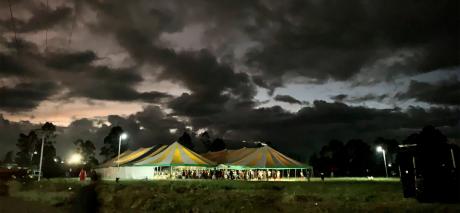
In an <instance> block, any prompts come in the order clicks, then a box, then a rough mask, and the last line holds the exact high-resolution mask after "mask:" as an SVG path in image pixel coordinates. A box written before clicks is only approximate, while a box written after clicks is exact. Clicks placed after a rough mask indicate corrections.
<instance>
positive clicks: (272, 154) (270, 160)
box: [230, 146, 306, 168]
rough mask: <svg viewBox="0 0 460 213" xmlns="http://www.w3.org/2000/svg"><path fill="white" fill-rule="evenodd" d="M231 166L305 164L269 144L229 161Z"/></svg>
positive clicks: (273, 166)
mask: <svg viewBox="0 0 460 213" xmlns="http://www.w3.org/2000/svg"><path fill="white" fill-rule="evenodd" d="M230 165H232V166H242V167H251V168H304V167H306V165H304V164H302V163H300V162H298V161H296V160H293V159H291V158H289V157H287V156H286V155H283V154H282V153H280V152H278V151H276V150H275V149H273V148H271V147H269V146H263V147H260V148H256V149H255V150H254V151H252V152H251V153H249V154H248V155H246V156H245V157H243V158H242V159H240V160H238V161H235V162H233V163H231V164H230Z"/></svg>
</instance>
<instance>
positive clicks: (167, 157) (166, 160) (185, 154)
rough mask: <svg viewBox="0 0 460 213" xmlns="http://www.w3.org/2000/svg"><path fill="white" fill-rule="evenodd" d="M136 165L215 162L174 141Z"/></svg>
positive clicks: (195, 164) (204, 163)
mask: <svg viewBox="0 0 460 213" xmlns="http://www.w3.org/2000/svg"><path fill="white" fill-rule="evenodd" d="M134 165H136V166H181V165H184V166H213V165H215V163H214V162H212V161H210V160H208V159H206V158H205V157H202V156H200V155H199V154H197V153H195V152H193V151H191V150H189V149H187V148H186V147H184V146H182V145H181V144H179V143H178V142H174V143H173V144H171V145H169V146H168V147H167V148H166V149H164V150H163V151H161V152H159V153H158V154H156V155H154V156H151V157H149V158H145V159H144V160H142V161H139V162H137V163H135V164H134Z"/></svg>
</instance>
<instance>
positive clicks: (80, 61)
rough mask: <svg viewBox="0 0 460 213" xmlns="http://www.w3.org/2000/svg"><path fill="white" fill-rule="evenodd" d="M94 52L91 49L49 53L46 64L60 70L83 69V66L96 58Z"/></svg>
mask: <svg viewBox="0 0 460 213" xmlns="http://www.w3.org/2000/svg"><path fill="white" fill-rule="evenodd" d="M96 58H97V56H96V53H94V52H92V51H89V50H87V51H83V52H68V53H67V52H63V53H57V52H56V53H51V55H49V56H48V57H47V60H46V65H47V66H49V67H51V68H55V69H58V70H62V71H74V72H81V71H85V70H84V69H85V66H87V65H88V64H90V63H91V62H93V61H94V60H96Z"/></svg>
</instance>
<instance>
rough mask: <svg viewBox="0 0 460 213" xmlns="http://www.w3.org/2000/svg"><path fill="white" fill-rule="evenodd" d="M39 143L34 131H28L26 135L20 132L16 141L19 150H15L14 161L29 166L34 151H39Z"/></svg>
mask: <svg viewBox="0 0 460 213" xmlns="http://www.w3.org/2000/svg"><path fill="white" fill-rule="evenodd" d="M39 144H40V143H39V140H38V137H37V134H35V132H34V131H30V132H29V134H28V135H26V134H23V133H20V134H19V138H18V142H17V143H16V146H17V148H18V149H19V151H18V152H16V158H15V162H16V163H17V164H18V165H19V166H23V167H25V166H31V165H32V158H33V157H34V156H33V155H34V152H35V151H37V153H38V152H39V151H40V150H39V149H38V145H39Z"/></svg>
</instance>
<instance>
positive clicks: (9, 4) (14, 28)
mask: <svg viewBox="0 0 460 213" xmlns="http://www.w3.org/2000/svg"><path fill="white" fill-rule="evenodd" d="M8 6H9V7H10V17H11V25H12V28H13V32H14V43H15V46H16V52H19V49H18V39H17V37H16V24H15V23H14V16H13V9H12V7H11V2H10V0H8Z"/></svg>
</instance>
